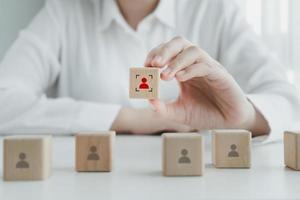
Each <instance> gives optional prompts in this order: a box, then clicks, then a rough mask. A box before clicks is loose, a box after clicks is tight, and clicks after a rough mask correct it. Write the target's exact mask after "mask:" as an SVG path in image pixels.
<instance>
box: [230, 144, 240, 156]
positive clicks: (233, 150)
mask: <svg viewBox="0 0 300 200" xmlns="http://www.w3.org/2000/svg"><path fill="white" fill-rule="evenodd" d="M236 148H237V146H236V145H235V144H232V145H231V146H230V149H231V150H230V152H229V153H228V157H239V153H238V152H237V151H236Z"/></svg>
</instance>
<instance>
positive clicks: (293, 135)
mask: <svg viewBox="0 0 300 200" xmlns="http://www.w3.org/2000/svg"><path fill="white" fill-rule="evenodd" d="M284 164H285V165H286V166H287V167H289V168H291V169H294V170H300V132H291V131H286V132H284Z"/></svg>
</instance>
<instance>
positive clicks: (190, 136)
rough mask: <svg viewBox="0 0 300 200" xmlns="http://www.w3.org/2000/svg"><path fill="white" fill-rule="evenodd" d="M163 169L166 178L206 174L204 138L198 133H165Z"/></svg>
mask: <svg viewBox="0 0 300 200" xmlns="http://www.w3.org/2000/svg"><path fill="white" fill-rule="evenodd" d="M162 138H163V152H162V154H163V155H162V159H163V160H162V163H163V166H162V169H163V175H164V176H201V175H203V172H204V163H203V155H204V144H203V138H202V136H201V135H199V134H197V133H165V134H163V135H162Z"/></svg>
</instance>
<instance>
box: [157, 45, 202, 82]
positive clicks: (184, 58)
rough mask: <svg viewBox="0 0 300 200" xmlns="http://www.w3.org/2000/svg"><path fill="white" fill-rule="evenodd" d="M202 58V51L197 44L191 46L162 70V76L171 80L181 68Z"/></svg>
mask: <svg viewBox="0 0 300 200" xmlns="http://www.w3.org/2000/svg"><path fill="white" fill-rule="evenodd" d="M201 59H202V51H201V49H200V48H198V47H196V46H189V47H187V48H186V49H184V50H183V51H182V52H181V53H179V54H178V55H177V56H176V57H175V58H174V59H173V60H172V61H171V62H170V63H169V65H168V67H167V68H166V69H165V70H164V71H163V72H162V74H161V76H162V79H164V80H171V79H173V78H174V77H175V74H176V73H177V72H179V71H180V70H182V69H184V68H186V67H188V66H190V65H192V64H194V63H197V62H200V61H201Z"/></svg>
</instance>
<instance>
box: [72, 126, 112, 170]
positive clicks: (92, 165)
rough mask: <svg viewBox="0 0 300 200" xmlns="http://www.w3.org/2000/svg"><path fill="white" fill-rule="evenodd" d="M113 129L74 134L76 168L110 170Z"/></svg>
mask: <svg viewBox="0 0 300 200" xmlns="http://www.w3.org/2000/svg"><path fill="white" fill-rule="evenodd" d="M115 135H116V133H115V132H114V131H106V132H93V133H79V134H77V135H76V155H75V157H76V161H75V162H76V163H75V166H76V170H77V171H78V172H110V171H111V170H112V168H113V149H114V142H115Z"/></svg>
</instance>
